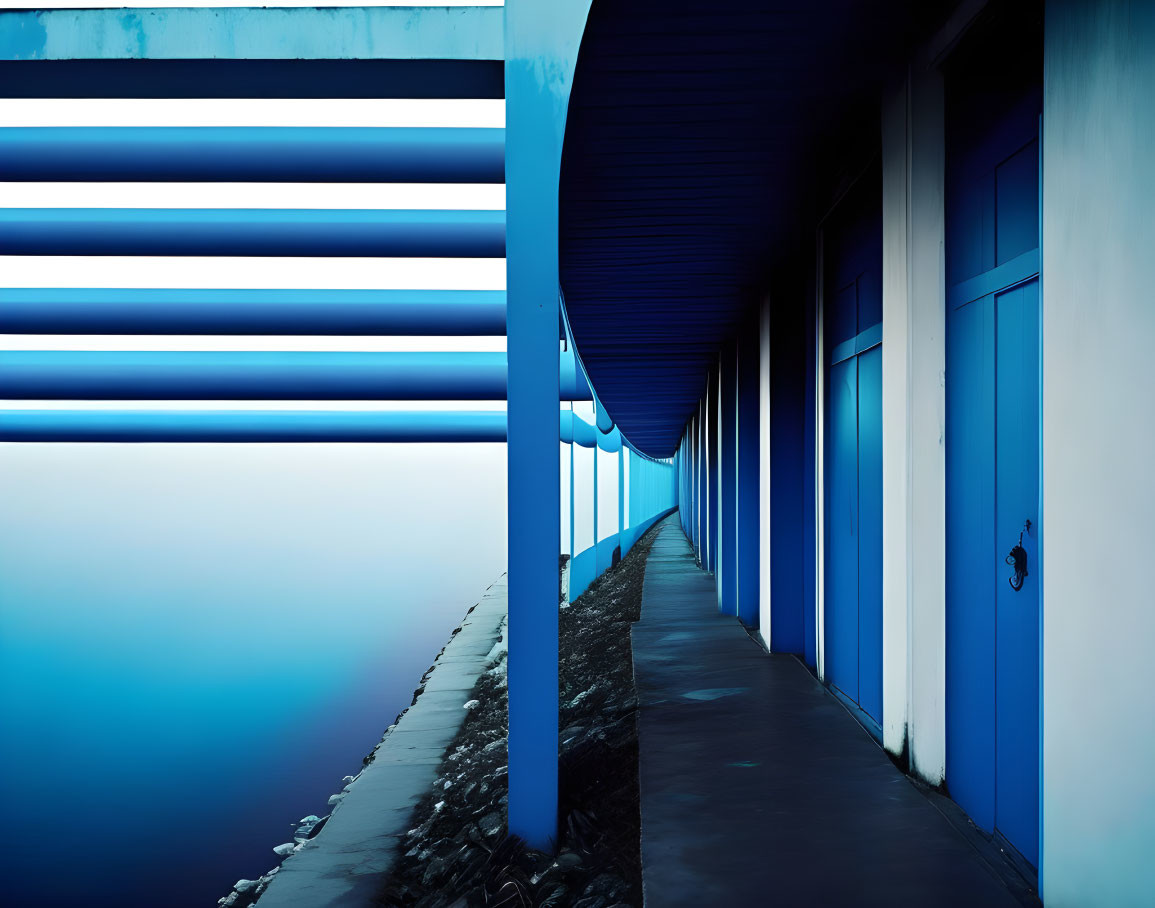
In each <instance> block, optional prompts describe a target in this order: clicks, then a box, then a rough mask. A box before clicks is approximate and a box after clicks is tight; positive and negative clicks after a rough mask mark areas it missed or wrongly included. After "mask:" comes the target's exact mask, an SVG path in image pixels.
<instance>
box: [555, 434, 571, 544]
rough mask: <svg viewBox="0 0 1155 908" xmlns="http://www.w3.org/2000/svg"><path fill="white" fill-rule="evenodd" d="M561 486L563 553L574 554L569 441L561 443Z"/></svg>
mask: <svg viewBox="0 0 1155 908" xmlns="http://www.w3.org/2000/svg"><path fill="white" fill-rule="evenodd" d="M559 452H560V461H559V473H558V475H559V479H560V481H559V487H560V489H561V553H562V554H563V555H572V554H573V552H572V551H571V550H570V543H571V542H572V540H571V539H570V535H569V496H570V445H569V443H568V442H564V441H563V442H561V443H560V444H559Z"/></svg>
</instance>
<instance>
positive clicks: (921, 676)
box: [882, 66, 946, 784]
mask: <svg viewBox="0 0 1155 908" xmlns="http://www.w3.org/2000/svg"><path fill="white" fill-rule="evenodd" d="M912 71H913V72H914V73H916V75H913V76H912V77H911V78H910V79H908V80H907V81H906V82H905V84H903V85H902V86H901V87H900V88H899V89H898V90H897V91H895V92H894V93H892V94H891V95H890V97H888V98H887V99H886V101H885V103H884V106H883V115H882V223H883V232H882V281H883V285H882V310H883V317H882V495H883V498H882V549H883V555H882V559H883V560H882V593H883V598H882V601H883V615H882V651H883V663H882V669H883V676H882V695H883V726H882V732H883V742H884V744H885V746H886V748H887V749H888V750H890V751H891V752H892V753H895V754H898V753H901V752H902V749H903V745H904V744H906V743H909V745H910V758H911V768H912V769H913V771H914V772H915V773H916V774H917V775H919V776H921V777H922V778H924V779H925V780H927V781H928V782H930V783H932V784H937V783H938V782H941V781H942V779H943V773H944V768H945V762H946V759H945V755H946V709H945V705H946V635H945V626H946V542H945V540H946V451H945V447H944V445H943V440H944V428H945V419H946V396H945V385H944V374H945V370H946V299H945V265H944V258H943V249H944V244H945V223H944V182H943V178H944V164H945V157H944V134H943V87H942V77H941V74H940V73H939V71H938V70H935V69H930V70H927V69H926V68H924V67H921V66H920V67H912Z"/></svg>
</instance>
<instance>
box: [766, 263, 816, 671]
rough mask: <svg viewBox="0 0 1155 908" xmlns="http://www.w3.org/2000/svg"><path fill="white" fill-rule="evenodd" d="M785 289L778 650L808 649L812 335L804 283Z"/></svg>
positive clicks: (779, 362) (777, 494) (774, 391)
mask: <svg viewBox="0 0 1155 908" xmlns="http://www.w3.org/2000/svg"><path fill="white" fill-rule="evenodd" d="M782 289H783V298H782V302H781V304H780V305H777V306H774V307H773V308H772V310H771V326H770V344H771V351H770V464H771V470H770V528H771V539H770V564H771V576H770V603H771V605H770V609H771V613H770V646H771V648H772V649H773V650H774V652H778V653H803V652H804V651H805V646H806V639H805V627H804V621H805V610H804V598H803V569H804V568H803V566H804V561H805V559H804V551H805V540H806V538H807V537H806V534H805V527H804V523H803V517H804V507H803V505H804V498H803V451H804V431H805V428H804V427H805V423H804V420H803V414H802V402H803V394H804V378H803V373H802V369H803V364H804V362H805V360H804V354H803V350H805V346H806V338H805V337H804V335H803V331H802V323H803V320H802V317H801V313H800V309H801V306H800V305H797V304H796V300H797V296H798V294H800V292H801V287H800V286H799V285H798V284H797V283H788V284H785V285H784V286H783V288H782ZM810 539H813V537H812V536H811V537H810Z"/></svg>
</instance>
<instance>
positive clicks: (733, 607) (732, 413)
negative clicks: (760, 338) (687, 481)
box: [718, 341, 738, 615]
mask: <svg viewBox="0 0 1155 908" xmlns="http://www.w3.org/2000/svg"><path fill="white" fill-rule="evenodd" d="M735 352H736V351H735V345H734V342H733V341H731V342H730V343H728V344H726V345H725V346H724V347H723V348H722V357H721V362H722V368H721V379H720V382H721V385H720V387H721V391H720V393H719V395H718V403H719V406H720V407H721V415H722V421H721V441H722V445H721V448H722V451H721V455H720V457H719V459H718V467H719V477H718V494H719V496H720V502H721V506H722V507H721V517H720V523H719V534H718V539H719V544H718V552H719V561H718V564H719V565H720V566H719V568H718V575H719V576H718V579H719V582H720V584H721V597H720V599H719V607H720V608H721V610H722V611H723V612H724V613H725V614H727V615H737V614H738V545H737V542H738V540H737V517H738V462H737V448H738V434H737V433H738V362H737V356H736V355H735Z"/></svg>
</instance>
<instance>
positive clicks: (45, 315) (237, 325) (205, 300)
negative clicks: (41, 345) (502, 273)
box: [0, 288, 505, 336]
mask: <svg viewBox="0 0 1155 908" xmlns="http://www.w3.org/2000/svg"><path fill="white" fill-rule="evenodd" d="M0 333H5V334H307V335H326V334H332V335H379V336H384V335H414V334H416V335H422V334H424V335H462V336H482V335H487V336H499V335H503V334H505V291H504V290H168V289H104V288H99V289H97V288H91V289H90V288H63V289H40V288H10V289H0Z"/></svg>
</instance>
